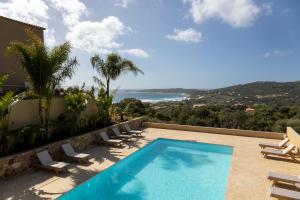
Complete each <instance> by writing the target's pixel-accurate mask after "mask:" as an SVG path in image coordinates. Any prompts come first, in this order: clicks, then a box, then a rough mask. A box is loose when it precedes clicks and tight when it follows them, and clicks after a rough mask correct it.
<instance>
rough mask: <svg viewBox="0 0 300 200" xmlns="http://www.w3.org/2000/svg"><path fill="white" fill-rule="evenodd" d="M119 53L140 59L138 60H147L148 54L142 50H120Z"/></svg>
mask: <svg viewBox="0 0 300 200" xmlns="http://www.w3.org/2000/svg"><path fill="white" fill-rule="evenodd" d="M120 52H121V53H125V54H128V55H132V56H135V57H140V58H149V57H150V56H149V54H148V53H147V52H146V51H144V50H142V49H124V50H120Z"/></svg>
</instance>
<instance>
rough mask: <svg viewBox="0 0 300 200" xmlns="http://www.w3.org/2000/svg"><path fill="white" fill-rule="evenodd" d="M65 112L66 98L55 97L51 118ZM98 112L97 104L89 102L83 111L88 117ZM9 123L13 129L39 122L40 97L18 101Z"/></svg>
mask: <svg viewBox="0 0 300 200" xmlns="http://www.w3.org/2000/svg"><path fill="white" fill-rule="evenodd" d="M64 112H66V102H65V99H64V98H63V97H58V98H53V99H52V103H51V107H50V120H54V119H57V117H58V116H59V115H60V114H62V113H64ZM96 112H97V108H96V105H95V104H94V103H92V102H89V103H88V105H87V108H86V109H85V111H83V113H82V117H84V118H88V117H90V116H92V115H94V114H96ZM9 123H10V129H11V130H14V129H18V128H21V127H24V126H26V125H28V124H33V125H37V124H39V123H40V118H39V114H38V99H26V100H21V101H19V102H18V103H16V105H14V106H13V108H12V111H11V114H10V119H9Z"/></svg>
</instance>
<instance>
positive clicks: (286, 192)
mask: <svg viewBox="0 0 300 200" xmlns="http://www.w3.org/2000/svg"><path fill="white" fill-rule="evenodd" d="M271 197H275V198H285V199H300V192H297V191H294V190H290V189H283V188H279V187H274V186H273V187H271Z"/></svg>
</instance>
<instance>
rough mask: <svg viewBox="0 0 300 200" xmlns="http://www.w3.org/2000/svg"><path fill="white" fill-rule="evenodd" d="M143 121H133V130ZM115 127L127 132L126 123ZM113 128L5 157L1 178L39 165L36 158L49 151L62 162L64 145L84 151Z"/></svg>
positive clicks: (0, 166) (0, 170) (131, 122)
mask: <svg viewBox="0 0 300 200" xmlns="http://www.w3.org/2000/svg"><path fill="white" fill-rule="evenodd" d="M142 121H143V118H142V117H141V118H136V119H133V120H131V121H129V123H130V126H131V128H133V129H137V128H140V127H141V124H142ZM114 126H117V127H118V128H119V129H120V130H123V131H125V130H124V123H120V124H116V125H114ZM112 127H113V126H110V127H106V128H103V129H98V130H94V131H91V132H89V133H86V134H83V135H79V136H75V137H72V138H69V139H66V140H61V141H58V142H55V143H51V144H48V145H45V146H42V147H39V148H36V149H33V150H30V151H25V152H21V153H17V154H14V155H11V156H6V157H3V158H1V159H0V178H1V177H2V178H3V177H7V176H12V175H16V174H19V173H22V172H24V171H26V170H28V169H30V168H32V167H34V165H35V164H38V163H39V161H38V160H37V157H36V153H37V152H40V151H43V150H46V149H47V150H48V151H49V153H50V154H51V156H52V157H53V159H54V160H60V158H61V156H62V152H61V145H62V144H65V143H71V144H72V146H73V147H74V149H75V150H77V151H81V150H84V149H86V148H87V147H88V146H90V145H92V144H97V143H99V142H100V141H101V140H100V139H99V138H98V135H97V133H99V132H100V131H107V132H108V134H112V133H111V128H112Z"/></svg>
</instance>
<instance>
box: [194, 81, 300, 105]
mask: <svg viewBox="0 0 300 200" xmlns="http://www.w3.org/2000/svg"><path fill="white" fill-rule="evenodd" d="M299 94H300V81H296V82H285V83H279V82H253V83H247V84H242V85H234V86H230V87H225V88H219V89H214V90H208V91H200V90H199V91H197V92H194V93H192V101H196V102H197V103H207V104H216V103H217V104H227V103H230V104H246V105H253V104H288V105H296V104H299V103H300V96H299Z"/></svg>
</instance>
